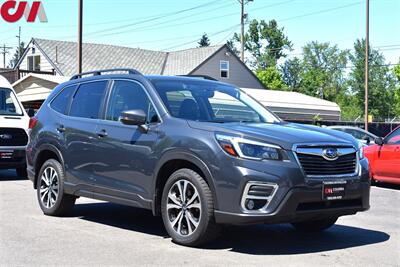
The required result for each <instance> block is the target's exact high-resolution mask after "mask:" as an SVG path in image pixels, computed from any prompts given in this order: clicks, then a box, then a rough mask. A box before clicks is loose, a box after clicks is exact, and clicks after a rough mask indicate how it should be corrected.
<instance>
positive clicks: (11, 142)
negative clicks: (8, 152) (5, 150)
mask: <svg viewBox="0 0 400 267" xmlns="http://www.w3.org/2000/svg"><path fill="white" fill-rule="evenodd" d="M27 144H28V135H27V134H26V132H25V130H24V129H18V128H0V147H2V146H26V145H27Z"/></svg>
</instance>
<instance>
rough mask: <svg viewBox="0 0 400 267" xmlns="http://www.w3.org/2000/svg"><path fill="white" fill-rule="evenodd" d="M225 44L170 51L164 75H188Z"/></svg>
mask: <svg viewBox="0 0 400 267" xmlns="http://www.w3.org/2000/svg"><path fill="white" fill-rule="evenodd" d="M222 47H223V45H218V46H208V47H200V48H192V49H186V50H182V51H176V52H170V53H168V57H167V60H166V64H165V70H164V72H163V73H162V74H163V75H186V74H190V73H191V72H192V71H193V70H194V69H195V68H196V67H198V66H199V65H200V64H202V63H203V62H204V61H206V60H207V59H208V58H210V57H211V56H213V55H214V54H215V53H217V52H218V51H219V50H220V49H221V48H222Z"/></svg>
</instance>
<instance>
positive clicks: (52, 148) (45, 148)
mask: <svg viewBox="0 0 400 267" xmlns="http://www.w3.org/2000/svg"><path fill="white" fill-rule="evenodd" d="M43 151H51V152H53V153H54V154H56V155H57V157H58V158H59V159H60V161H61V162H60V163H61V166H62V167H63V169H64V172H65V166H64V157H63V155H62V153H61V151H60V150H59V149H58V148H57V147H56V146H55V145H53V144H51V143H46V144H42V145H40V146H39V148H38V150H37V152H36V153H35V157H34V160H33V162H34V166H33V170H34V176H35V180H34V184H33V185H34V187H35V189H36V179H37V178H38V175H39V173H38V172H39V171H40V169H39V170H36V162H37V160H38V157H39V155H40V154H41V153H42V152H43Z"/></svg>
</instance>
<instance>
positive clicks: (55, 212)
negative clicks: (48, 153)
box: [37, 159, 76, 216]
mask: <svg viewBox="0 0 400 267" xmlns="http://www.w3.org/2000/svg"><path fill="white" fill-rule="evenodd" d="M46 177H47V178H46ZM64 178H65V174H64V169H63V167H62V166H61V164H60V163H59V162H58V161H57V160H54V159H49V160H48V161H46V162H45V163H44V164H43V166H42V168H41V169H40V172H39V176H38V179H37V198H38V201H39V206H40V208H41V209H42V211H43V213H44V214H46V215H49V216H65V215H68V213H69V212H70V211H71V210H72V208H73V206H74V204H75V200H76V197H74V196H72V195H68V194H65V193H64ZM48 184H51V188H50V186H49V185H48ZM46 188H47V193H46ZM49 189H51V190H50V191H49ZM49 195H50V199H49Z"/></svg>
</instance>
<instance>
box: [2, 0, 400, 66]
mask: <svg viewBox="0 0 400 267" xmlns="http://www.w3.org/2000/svg"><path fill="white" fill-rule="evenodd" d="M1 2H3V1H1ZM30 2H31V1H30ZM42 3H43V4H44V8H45V11H46V14H47V17H48V23H39V22H36V23H29V24H28V23H24V22H22V21H21V22H18V23H14V24H9V23H6V22H4V21H1V22H0V40H1V41H0V45H3V43H4V44H6V45H7V46H13V47H16V46H17V43H18V42H17V38H16V37H15V36H16V35H17V33H18V26H22V40H23V41H29V40H30V39H31V37H38V38H47V39H57V40H66V41H75V40H76V32H77V26H76V25H77V6H78V0H46V1H42ZM370 9H371V10H370V12H371V15H370V16H371V17H370V23H371V29H370V30H371V33H370V34H371V44H372V45H373V46H374V47H376V48H378V49H379V50H381V51H382V53H384V55H385V57H386V59H387V62H388V63H397V62H398V60H399V57H400V15H399V14H400V0H371V1H370ZM246 11H247V12H248V13H249V19H250V20H251V19H259V20H260V19H265V20H270V19H276V20H277V21H278V24H279V25H280V26H282V27H284V28H285V34H286V35H287V36H288V37H289V39H290V40H291V41H292V42H293V44H294V48H295V49H294V51H292V52H290V53H289V54H290V56H291V57H293V56H301V47H302V46H304V45H305V44H306V43H307V42H310V41H313V40H318V41H321V42H322V41H324V42H325V41H326V42H330V43H332V44H338V45H339V47H340V48H342V49H351V48H352V47H353V43H354V41H355V40H356V39H357V38H363V37H364V36H365V0H362V1H359V0H254V2H252V3H249V4H248V5H247V6H246ZM239 23H240V5H239V3H238V0H214V1H213V0H196V1H194V0H190V1H189V0H112V1H109V0H84V24H85V27H84V42H91V43H104V44H112V45H124V46H129V47H140V48H144V49H151V50H166V51H172V50H181V49H185V48H190V47H195V46H197V41H198V39H199V38H200V36H201V35H202V34H203V33H207V34H208V35H209V36H210V39H211V43H212V45H216V44H223V43H225V41H226V39H228V38H230V37H231V36H232V35H233V33H234V32H239V29H240V26H239Z"/></svg>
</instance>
